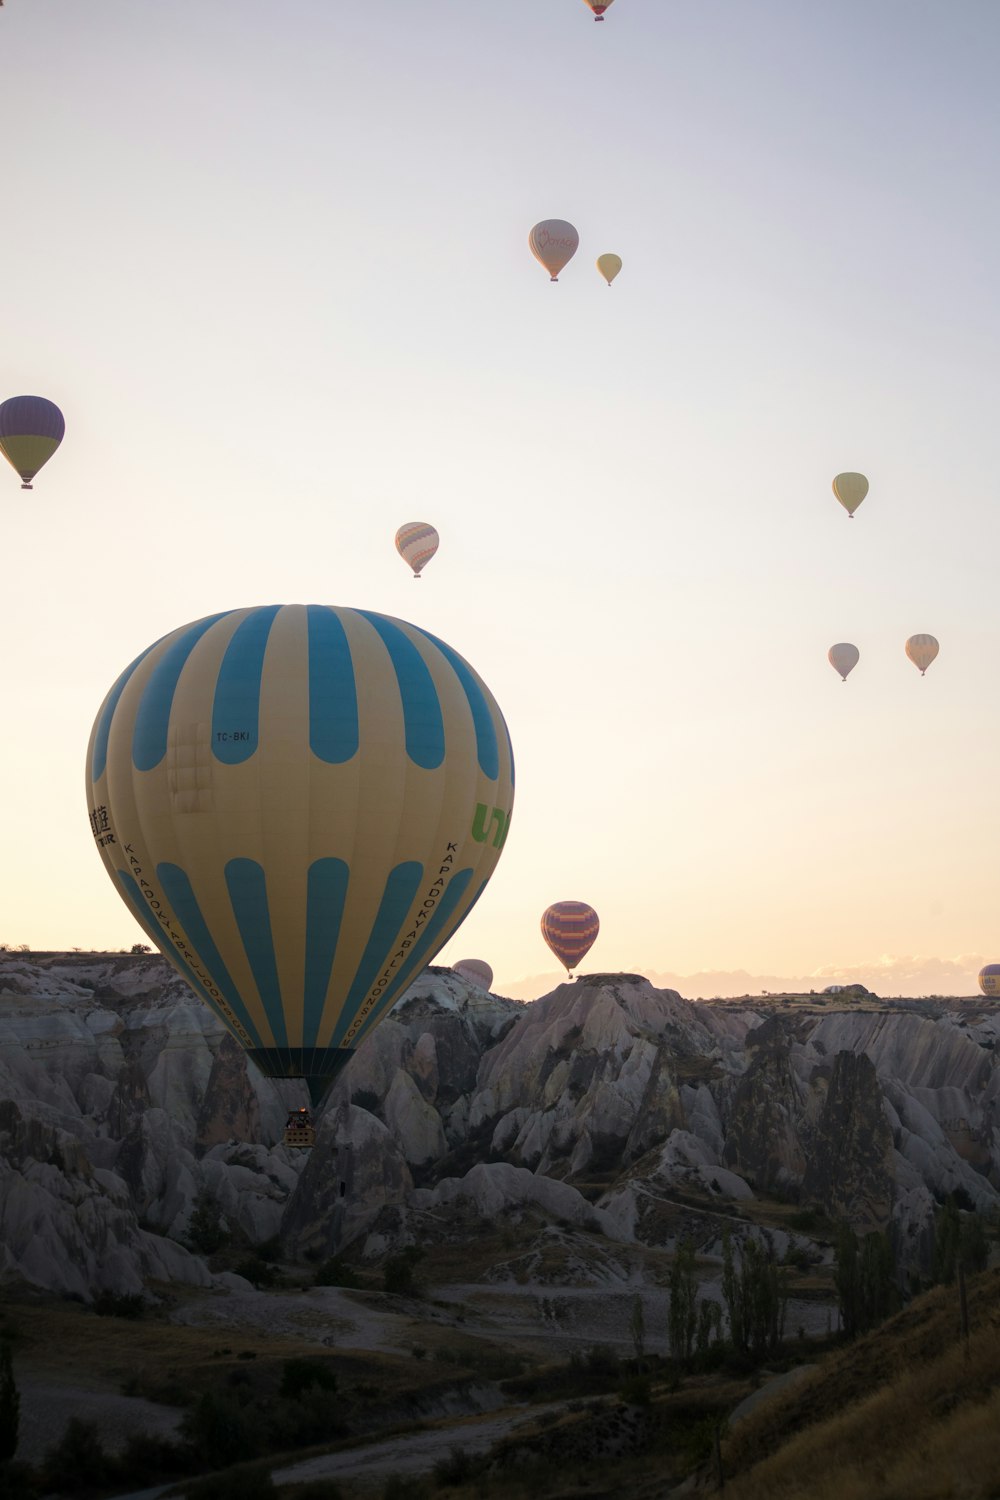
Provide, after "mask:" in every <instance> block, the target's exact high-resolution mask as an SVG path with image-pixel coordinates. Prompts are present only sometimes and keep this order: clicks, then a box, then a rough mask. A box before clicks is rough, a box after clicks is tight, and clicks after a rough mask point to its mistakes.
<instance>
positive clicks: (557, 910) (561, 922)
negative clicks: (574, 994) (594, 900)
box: [542, 901, 601, 977]
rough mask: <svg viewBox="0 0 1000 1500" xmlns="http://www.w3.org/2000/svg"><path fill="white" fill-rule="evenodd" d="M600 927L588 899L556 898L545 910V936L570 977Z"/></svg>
mask: <svg viewBox="0 0 1000 1500" xmlns="http://www.w3.org/2000/svg"><path fill="white" fill-rule="evenodd" d="M600 930H601V923H600V920H599V919H598V916H597V913H596V911H595V910H594V908H593V907H592V906H588V905H587V903H586V902H585V901H556V902H555V903H554V904H553V905H552V906H550V907H548V908H547V909H546V910H545V911H544V912H543V913H542V937H543V938H544V939H545V941H546V942H547V943H548V945H549V947H550V948H551V949H552V952H553V953H554V954H555V956H556V958H558V960H559V962H560V963H561V964H562V965H563V967H564V968H565V969H566V971H567V973H568V974H569V975H570V977H572V971H573V970H574V969H575V968H576V966H577V964H578V963H579V962H580V960H581V959H582V958H585V957H586V955H587V954H588V953H589V952H590V950H591V948H592V947H593V946H594V940H595V938H596V937H597V934H598V933H599V932H600Z"/></svg>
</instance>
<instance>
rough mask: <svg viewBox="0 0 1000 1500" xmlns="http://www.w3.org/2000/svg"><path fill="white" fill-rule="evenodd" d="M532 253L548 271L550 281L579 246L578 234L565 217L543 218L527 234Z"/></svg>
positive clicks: (556, 276)
mask: <svg viewBox="0 0 1000 1500" xmlns="http://www.w3.org/2000/svg"><path fill="white" fill-rule="evenodd" d="M528 245H529V248H530V250H531V253H532V255H533V256H534V257H535V259H536V260H537V261H538V263H539V264H540V265H543V266H544V267H545V269H546V271H548V273H549V279H550V280H551V281H558V280H559V272H560V271H561V270H562V268H563V266H565V265H568V264H569V262H570V261H571V260H572V259H573V256H574V255H575V254H576V252H577V250H578V249H579V247H580V236H579V235H578V234H577V232H576V230H575V229H574V228H573V226H572V224H569V223H567V221H566V220H565V219H543V220H542V222H541V223H540V224H536V225H535V227H534V229H532V231H531V233H530V234H529V235H528Z"/></svg>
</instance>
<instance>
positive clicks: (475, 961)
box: [452, 958, 493, 990]
mask: <svg viewBox="0 0 1000 1500" xmlns="http://www.w3.org/2000/svg"><path fill="white" fill-rule="evenodd" d="M452 968H453V969H454V971H455V973H456V974H461V976H462V978H463V979H468V980H470V981H471V982H472V984H478V986H479V988H480V989H481V990H488V989H489V987H490V985H491V984H492V983H493V970H492V969H491V968H490V966H489V964H487V963H484V962H483V960H482V959H481V958H461V959H459V961H458V963H457V964H452Z"/></svg>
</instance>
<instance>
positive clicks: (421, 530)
mask: <svg viewBox="0 0 1000 1500" xmlns="http://www.w3.org/2000/svg"><path fill="white" fill-rule="evenodd" d="M440 545H441V538H440V537H439V536H438V534H437V532H436V531H435V530H434V527H433V526H429V525H428V524H427V522H426V521H407V523H406V525H405V526H401V527H400V528H399V530H398V531H397V532H396V551H397V552H398V553H399V555H400V557H401V558H402V559H403V561H404V562H406V563H409V565H410V567H411V568H412V569H413V574H414V577H415V578H419V577H420V569H421V568H423V567H426V565H427V564H428V563H429V562H430V560H431V558H432V557H433V556H434V554H435V552H436V551H437V549H438V547H439V546H440ZM414 597H415V596H414Z"/></svg>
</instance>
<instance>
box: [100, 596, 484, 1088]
mask: <svg viewBox="0 0 1000 1500" xmlns="http://www.w3.org/2000/svg"><path fill="white" fill-rule="evenodd" d="M87 791H88V804H89V807H90V822H91V828H92V831H93V834H94V838H95V841H96V843H97V845H98V848H99V850H100V853H101V857H102V859H103V860H104V865H105V868H106V870H107V872H108V875H109V876H110V878H111V880H112V882H113V884H114V886H115V888H116V889H117V890H118V893H119V895H120V896H121V897H122V899H123V900H124V901H125V903H126V905H127V906H128V907H129V908H130V909H131V911H132V913H133V915H134V916H135V917H136V919H137V920H138V921H139V923H140V924H141V926H142V927H144V928H145V930H146V932H147V933H148V934H149V936H150V937H151V938H152V939H153V941H154V942H155V943H156V944H157V946H158V947H159V948H160V950H161V952H162V953H163V954H164V955H165V957H166V958H168V959H169V960H170V962H171V963H172V964H173V965H174V967H175V968H176V969H177V970H178V972H179V973H180V974H182V975H183V977H184V978H185V979H186V980H187V981H188V983H189V984H190V985H191V987H192V989H193V990H194V991H195V994H196V995H197V996H198V997H199V998H200V999H201V1000H204V1001H205V1003H206V1004H207V1005H209V1006H211V1008H212V1009H213V1010H214V1011H215V1012H216V1014H217V1015H218V1016H219V1017H220V1019H221V1020H222V1021H223V1022H224V1023H225V1025H226V1026H227V1027H228V1028H229V1030H230V1032H232V1034H233V1035H234V1036H235V1037H236V1039H237V1041H238V1042H240V1043H241V1045H242V1046H243V1047H244V1048H245V1049H246V1050H247V1052H248V1054H249V1056H250V1057H251V1058H252V1059H253V1060H254V1061H255V1062H256V1063H257V1064H258V1066H259V1067H260V1068H261V1069H262V1071H263V1072H264V1073H266V1074H268V1075H269V1076H271V1077H305V1078H306V1079H307V1080H308V1082H309V1086H310V1092H311V1093H312V1096H313V1099H314V1101H315V1100H318V1098H319V1097H321V1095H322V1094H323V1092H324V1091H325V1088H326V1086H327V1084H328V1083H329V1081H330V1080H331V1079H332V1078H333V1077H334V1076H335V1075H336V1074H337V1073H338V1072H339V1071H340V1069H341V1068H342V1067H343V1066H344V1064H345V1063H346V1062H347V1061H348V1060H349V1059H350V1057H351V1056H352V1055H353V1052H354V1049H355V1048H356V1047H357V1046H358V1044H359V1043H360V1042H361V1041H363V1040H364V1038H365V1037H366V1036H367V1035H368V1034H369V1032H370V1031H371V1030H372V1028H373V1027H374V1026H376V1025H377V1024H378V1022H379V1021H380V1020H381V1019H382V1018H383V1016H385V1015H386V1014H387V1012H388V1011H389V1010H390V1009H391V1007H392V1005H393V1004H394V1002H395V1000H396V999H397V998H398V996H399V995H400V994H401V993H402V992H403V990H404V989H406V987H407V986H408V985H409V984H411V983H412V982H413V980H414V979H415V978H416V977H417V976H418V975H419V973H420V972H421V970H422V969H423V968H424V967H425V965H426V964H428V963H429V962H430V961H431V960H432V959H433V957H434V955H435V953H436V952H437V951H438V950H439V949H440V948H441V947H442V946H443V945H444V943H446V942H447V941H448V939H449V938H450V937H451V935H452V934H453V933H454V932H455V930H456V928H457V927H458V926H459V924H460V923H461V922H462V920H463V918H464V917H465V916H466V914H467V913H468V911H469V910H470V909H471V907H472V906H473V905H474V903H475V902H476V900H477V899H478V897H479V896H480V894H481V893H482V890H483V888H484V886H485V884H486V882H487V881H488V880H489V878H490V875H491V874H492V873H493V870H494V867H495V866H496V863H497V861H498V859H499V858H500V853H501V850H502V848H503V845H504V841H505V839H506V836H507V828H508V824H509V821H510V812H511V805H512V802H513V764H512V757H511V749H510V740H509V738H508V735H507V728H506V725H505V724H504V721H503V717H502V715H501V713H500V710H499V708H498V707H497V704H496V702H495V700H494V699H493V697H492V695H491V694H490V692H489V690H488V688H486V686H485V685H484V684H483V682H482V680H481V679H480V678H479V677H478V676H477V674H476V673H475V672H474V671H473V669H472V668H471V667H470V666H469V665H468V663H467V662H465V661H464V660H463V659H462V657H461V656H459V655H458V653H457V652H456V651H454V650H452V648H451V647H450V646H447V645H445V643H444V642H443V641H439V640H437V639H436V638H435V637H434V636H431V635H429V634H427V632H426V631H423V630H420V629H418V628H417V627H416V626H414V625H409V624H406V623H405V622H404V621H402V620H394V619H391V618H389V617H388V616H385V615H378V614H374V613H372V612H370V611H368V610H355V609H339V608H334V607H332V606H329V607H328V606H324V605H309V606H305V605H300V604H294V605H285V606H279V605H273V606H269V607H267V608H257V609H235V610H227V611H225V612H223V613H222V614H217V615H210V616H209V617H208V618H206V619H203V620H198V621H195V623H194V624H191V625H185V626H182V627H181V628H180V629H178V630H174V631H172V632H171V634H169V635H167V636H164V637H163V639H162V640H160V641H157V642H156V643H155V644H154V645H152V646H150V647H149V648H148V649H147V650H146V651H144V652H143V653H142V655H141V656H139V657H138V658H137V659H136V660H135V661H134V662H133V663H132V664H131V666H129V667H127V668H126V670H125V671H124V672H123V673H122V675H121V676H120V677H119V678H118V681H117V682H116V683H115V684H114V686H113V687H112V689H111V691H110V692H109V693H108V695H107V697H106V699H105V700H104V704H103V706H102V707H101V710H100V712H99V713H98V716H97V720H96V722H95V724H94V728H93V732H92V734H91V739H90V748H89V751H88V755H87Z"/></svg>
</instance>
